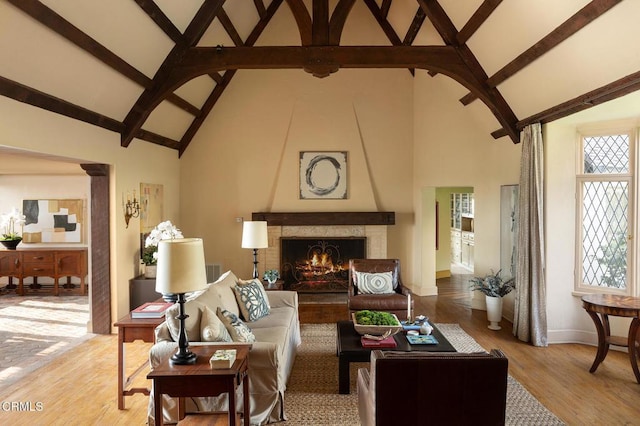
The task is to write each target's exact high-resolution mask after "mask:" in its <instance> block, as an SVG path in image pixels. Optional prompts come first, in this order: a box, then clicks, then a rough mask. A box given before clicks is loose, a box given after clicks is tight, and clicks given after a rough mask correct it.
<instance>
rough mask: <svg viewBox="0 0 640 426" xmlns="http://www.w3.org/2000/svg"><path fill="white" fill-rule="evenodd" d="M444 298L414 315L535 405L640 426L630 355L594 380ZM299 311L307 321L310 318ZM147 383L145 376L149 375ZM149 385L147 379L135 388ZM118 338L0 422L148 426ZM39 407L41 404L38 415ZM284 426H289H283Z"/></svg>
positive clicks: (561, 352)
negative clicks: (477, 347)
mask: <svg viewBox="0 0 640 426" xmlns="http://www.w3.org/2000/svg"><path fill="white" fill-rule="evenodd" d="M438 285H439V291H440V296H438V297H418V298H416V313H424V314H425V315H428V316H429V317H430V319H431V320H432V321H434V322H438V323H459V324H460V325H461V326H462V328H463V329H464V330H466V331H467V332H468V333H469V334H470V335H472V336H473V337H474V338H475V339H476V340H477V341H478V342H479V343H480V344H481V345H482V346H483V347H485V348H487V349H490V348H500V349H502V350H503V351H504V352H505V353H506V355H507V356H508V357H509V372H510V374H511V375H512V376H513V377H515V378H516V379H517V380H518V381H519V382H520V383H522V384H523V385H524V386H525V387H526V388H527V389H528V390H529V391H530V392H531V393H532V394H533V395H534V396H535V397H536V398H538V399H539V400H540V401H541V402H542V403H543V404H544V405H545V406H546V407H547V408H549V409H550V410H551V411H553V412H554V413H555V414H556V415H557V416H558V417H560V418H561V419H562V420H563V421H565V422H566V423H567V424H570V425H640V385H639V384H637V383H636V382H635V380H634V376H633V372H632V371H631V366H630V365H629V359H628V355H627V354H626V352H619V351H610V353H609V355H608V356H607V358H606V360H605V362H604V363H603V364H602V365H601V366H600V368H599V369H598V371H597V372H596V373H595V374H590V373H589V372H588V370H589V367H590V366H591V363H592V362H593V359H594V356H595V348H594V347H591V346H584V345H573V344H568V345H552V346H550V347H548V348H535V347H533V346H530V345H528V344H525V343H522V342H519V341H518V340H517V339H516V338H514V337H513V336H512V334H511V330H510V324H509V323H508V322H505V321H503V322H502V325H503V329H502V330H501V331H498V332H495V331H490V330H489V329H487V327H486V325H487V321H486V313H485V312H484V311H476V310H471V309H470V308H469V296H468V292H467V291H466V288H467V283H466V280H465V279H458V280H456V279H453V280H449V279H445V280H439V282H438ZM306 309H307V308H306V307H301V318H303V319H304V318H305V316H307V317H308V316H309V315H308V313H305V310H306ZM311 309H315V310H318V309H319V310H323V311H324V312H325V316H324V317H323V320H324V321H335V320H337V319H338V318H344V317H346V310H342V309H338V310H333V311H332V312H333V314H332V315H333V318H330V317H328V316H327V315H326V313H327V312H330V311H331V310H327V309H323V308H322V307H319V306H315V307H313V308H311ZM149 347H150V345H149V344H144V343H142V342H136V343H134V344H129V345H128V347H127V359H128V360H129V361H130V362H129V365H130V366H132V365H133V364H134V361H135V362H143V361H144V360H145V359H146V358H147V355H148V349H149ZM143 376H144V375H143ZM141 384H144V381H143V380H142V379H140V380H138V383H137V384H136V385H141ZM116 389H117V337H116V336H97V337H95V338H93V339H91V340H89V341H87V342H85V343H83V344H82V345H80V346H79V347H78V348H76V349H75V350H74V351H72V352H70V353H67V354H65V355H64V356H63V357H61V358H59V359H56V360H55V361H53V362H52V363H50V364H49V365H48V366H47V367H45V368H42V369H40V370H37V371H35V372H33V373H32V374H31V375H29V376H27V377H26V378H25V379H24V380H22V381H20V382H18V383H15V384H14V385H12V386H10V387H9V388H7V389H3V390H2V391H0V401H2V404H3V405H2V406H0V422H1V423H2V424H12V425H44V424H46V425H98V424H109V425H127V426H128V425H143V424H145V422H146V412H147V402H148V397H146V396H144V395H141V394H138V395H134V396H131V397H127V398H126V409H125V410H122V411H120V410H118V408H117V400H116ZM27 402H31V404H32V410H33V411H26V412H25V411H22V412H16V411H10V410H8V408H9V406H8V405H7V403H22V407H23V408H25V407H26V405H25V403H27ZM37 403H41V404H42V406H41V410H38V408H39V406H38V405H37ZM284 424H286V423H284Z"/></svg>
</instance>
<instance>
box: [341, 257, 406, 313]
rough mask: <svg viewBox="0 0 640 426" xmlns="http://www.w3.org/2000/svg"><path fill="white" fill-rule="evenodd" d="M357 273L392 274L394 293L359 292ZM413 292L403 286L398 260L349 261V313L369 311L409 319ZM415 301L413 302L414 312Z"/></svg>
mask: <svg viewBox="0 0 640 426" xmlns="http://www.w3.org/2000/svg"><path fill="white" fill-rule="evenodd" d="M355 272H369V273H378V272H391V273H392V275H391V276H392V282H393V287H394V290H393V293H388V294H369V293H363V292H361V291H358V283H357V278H356V274H355ZM410 293H411V291H410V290H409V289H408V288H406V287H404V286H403V285H402V277H401V275H400V261H399V260H398V259H351V260H349V298H348V304H349V313H350V314H351V313H353V312H356V311H361V310H363V309H369V310H374V311H385V312H391V313H393V314H396V315H397V316H398V318H399V319H400V320H405V319H406V318H407V303H408V301H409V294H410ZM413 305H414V300H411V312H413Z"/></svg>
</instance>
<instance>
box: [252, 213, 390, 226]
mask: <svg viewBox="0 0 640 426" xmlns="http://www.w3.org/2000/svg"><path fill="white" fill-rule="evenodd" d="M251 220H266V221H267V224H268V225H269V226H331V225H395V223H396V214H395V212H298V213H295V212H291V213H267V212H254V213H252V214H251Z"/></svg>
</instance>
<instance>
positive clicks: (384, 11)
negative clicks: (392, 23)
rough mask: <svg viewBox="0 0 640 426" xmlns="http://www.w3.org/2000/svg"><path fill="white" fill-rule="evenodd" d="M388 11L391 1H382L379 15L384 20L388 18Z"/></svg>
mask: <svg viewBox="0 0 640 426" xmlns="http://www.w3.org/2000/svg"><path fill="white" fill-rule="evenodd" d="M389 9H391V0H382V4H381V5H380V13H381V14H382V16H384V18H385V19H387V17H388V16H389Z"/></svg>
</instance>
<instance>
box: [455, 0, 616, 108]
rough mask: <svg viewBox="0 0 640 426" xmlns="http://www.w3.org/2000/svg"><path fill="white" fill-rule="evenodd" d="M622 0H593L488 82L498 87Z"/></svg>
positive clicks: (469, 99) (466, 100)
mask: <svg viewBox="0 0 640 426" xmlns="http://www.w3.org/2000/svg"><path fill="white" fill-rule="evenodd" d="M621 1H622V0H593V1H591V2H590V3H589V4H587V5H586V6H585V7H583V8H582V9H580V10H579V11H578V12H576V13H575V14H574V15H573V16H571V17H570V18H569V19H567V20H566V21H564V22H563V23H562V24H560V26H559V27H557V28H556V29H555V30H553V31H552V32H550V33H549V34H547V35H546V36H544V37H543V38H542V39H541V40H540V41H538V42H537V43H535V44H534V45H533V46H531V47H530V48H528V49H527V50H525V51H524V52H522V53H521V54H520V55H518V56H517V57H516V58H515V59H514V60H512V61H511V62H509V63H508V64H507V65H505V66H504V67H502V68H501V69H500V70H499V71H498V72H496V73H495V74H494V75H492V76H491V77H490V78H489V79H488V80H487V84H488V85H489V86H491V87H496V86H498V85H499V84H500V83H502V82H504V81H506V80H507V79H508V78H509V77H512V76H513V75H514V74H516V73H517V72H518V71H520V70H522V69H523V68H525V67H526V66H527V65H529V64H530V63H532V62H533V61H535V60H536V59H538V58H540V57H541V56H542V55H544V54H545V53H547V52H548V51H550V50H551V49H553V48H554V47H556V46H557V45H559V44H560V43H562V42H563V41H565V40H566V39H568V38H569V37H570V36H572V35H573V34H575V33H577V32H578V31H580V30H581V29H582V28H584V27H585V26H587V25H589V24H590V23H591V22H593V21H594V20H595V19H597V18H598V17H599V16H600V15H602V14H603V13H605V12H606V11H608V10H609V9H611V8H612V7H613V6H615V5H617V4H618V3H620V2H621ZM473 100H474V96H472V95H466V96H465V97H463V98H462V99H461V102H462V103H463V104H464V105H467V104H468V103H470V102H471V101H473Z"/></svg>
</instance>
